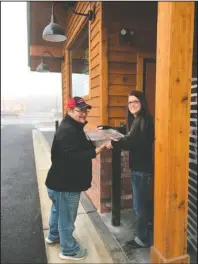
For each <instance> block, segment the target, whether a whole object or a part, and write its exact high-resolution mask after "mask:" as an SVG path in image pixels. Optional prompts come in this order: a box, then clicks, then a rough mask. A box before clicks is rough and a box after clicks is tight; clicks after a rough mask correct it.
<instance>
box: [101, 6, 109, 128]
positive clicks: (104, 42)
mask: <svg viewBox="0 0 198 264" xmlns="http://www.w3.org/2000/svg"><path fill="white" fill-rule="evenodd" d="M104 5H105V2H100V120H101V124H102V125H108V27H107V24H106V19H105V13H104V12H105V11H104V10H105V7H104Z"/></svg>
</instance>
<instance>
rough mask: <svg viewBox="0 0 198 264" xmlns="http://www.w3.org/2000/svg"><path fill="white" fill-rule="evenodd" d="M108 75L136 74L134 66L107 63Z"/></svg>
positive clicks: (130, 64)
mask: <svg viewBox="0 0 198 264" xmlns="http://www.w3.org/2000/svg"><path fill="white" fill-rule="evenodd" d="M109 73H119V74H136V64H132V63H119V62H109Z"/></svg>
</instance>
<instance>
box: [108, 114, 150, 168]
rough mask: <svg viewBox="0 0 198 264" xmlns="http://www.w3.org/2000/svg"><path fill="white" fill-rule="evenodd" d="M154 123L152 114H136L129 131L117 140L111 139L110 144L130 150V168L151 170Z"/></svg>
mask: <svg viewBox="0 0 198 264" xmlns="http://www.w3.org/2000/svg"><path fill="white" fill-rule="evenodd" d="M153 141H154V125H153V118H152V116H150V115H149V116H147V117H143V116H141V115H138V116H137V117H136V118H135V119H134V120H133V121H132V124H131V128H130V131H129V133H128V134H127V135H126V136H125V137H124V138H121V139H120V140H119V141H112V142H111V143H112V146H113V147H115V148H120V149H123V150H129V151H130V168H131V169H132V170H136V171H141V172H147V173H152V172H153Z"/></svg>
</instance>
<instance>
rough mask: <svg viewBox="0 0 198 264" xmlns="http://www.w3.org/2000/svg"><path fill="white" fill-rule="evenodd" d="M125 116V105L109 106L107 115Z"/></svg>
mask: <svg viewBox="0 0 198 264" xmlns="http://www.w3.org/2000/svg"><path fill="white" fill-rule="evenodd" d="M125 116H126V106H125V107H124V106H123V107H122V106H120V107H110V108H109V117H116V118H118V117H122V118H123V117H125Z"/></svg>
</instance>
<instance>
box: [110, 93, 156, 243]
mask: <svg viewBox="0 0 198 264" xmlns="http://www.w3.org/2000/svg"><path fill="white" fill-rule="evenodd" d="M127 119H128V122H127V126H128V130H129V132H128V134H127V135H126V136H125V137H123V138H121V139H120V140H118V141H114V140H112V141H111V142H110V143H108V144H107V148H109V149H112V148H119V149H123V150H129V151H130V161H129V162H130V168H131V170H132V177H131V183H132V191H133V209H134V211H135V214H136V216H137V226H136V236H135V238H134V239H133V240H132V241H129V242H128V243H127V244H128V245H130V246H131V247H132V248H141V247H149V246H150V245H149V236H148V222H149V220H150V219H149V214H150V210H151V209H150V208H151V206H150V199H149V198H150V197H149V196H150V188H151V182H152V175H153V142H154V125H153V118H152V116H151V114H150V113H149V110H148V106H147V102H146V99H145V95H144V93H143V92H141V91H132V92H131V93H130V94H129V96H128V117H127Z"/></svg>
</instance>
